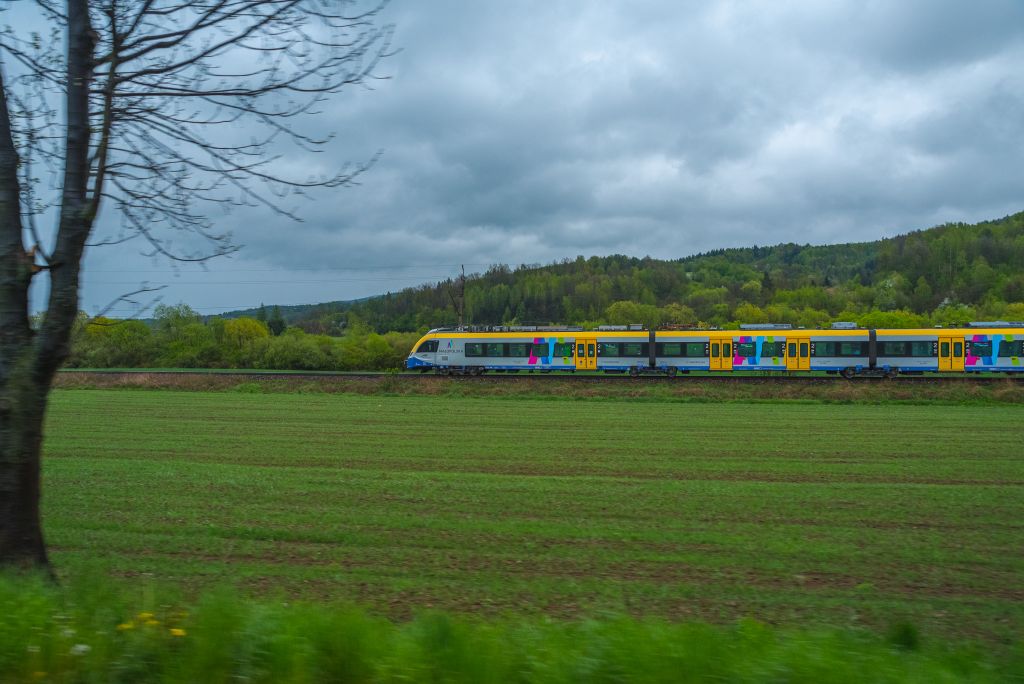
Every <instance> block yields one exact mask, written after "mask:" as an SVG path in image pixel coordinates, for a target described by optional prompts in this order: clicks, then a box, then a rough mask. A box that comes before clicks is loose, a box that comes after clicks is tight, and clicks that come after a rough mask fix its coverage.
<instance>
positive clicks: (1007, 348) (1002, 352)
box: [999, 340, 1024, 358]
mask: <svg viewBox="0 0 1024 684" xmlns="http://www.w3.org/2000/svg"><path fill="white" fill-rule="evenodd" d="M999 356H1000V358H1008V357H1011V356H1024V342H1022V341H1020V340H1014V341H1013V342H1007V341H1005V340H1004V341H1003V343H1002V344H1000V345H999Z"/></svg>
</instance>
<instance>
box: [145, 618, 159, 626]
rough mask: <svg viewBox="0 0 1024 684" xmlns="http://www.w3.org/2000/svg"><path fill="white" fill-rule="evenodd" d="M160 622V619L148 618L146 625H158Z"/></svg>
mask: <svg viewBox="0 0 1024 684" xmlns="http://www.w3.org/2000/svg"><path fill="white" fill-rule="evenodd" d="M159 624H160V621H159V620H152V619H151V620H146V626H147V627H156V626H157V625H159Z"/></svg>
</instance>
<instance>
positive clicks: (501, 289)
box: [289, 213, 1024, 334]
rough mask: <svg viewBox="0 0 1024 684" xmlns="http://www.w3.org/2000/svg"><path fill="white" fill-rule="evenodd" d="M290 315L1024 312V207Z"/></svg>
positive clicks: (867, 318) (803, 316)
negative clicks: (853, 238)
mask: <svg viewBox="0 0 1024 684" xmlns="http://www.w3.org/2000/svg"><path fill="white" fill-rule="evenodd" d="M462 293H463V288H462V287H460V284H459V283H458V282H453V281H445V282H441V283H437V284H433V285H426V286H422V287H418V288H410V289H406V290H402V291H401V292H397V293H389V294H387V295H384V296H381V297H375V298H372V299H367V300H362V301H359V302H351V303H332V304H323V305H319V306H317V307H313V308H307V309H304V310H302V311H301V312H297V314H296V315H295V316H294V317H292V318H291V320H289V323H290V324H292V325H295V326H299V327H301V328H303V329H304V330H306V331H307V332H318V333H327V334H340V333H341V332H343V331H344V330H345V328H346V326H347V325H348V322H349V320H350V318H351V320H358V321H361V322H363V323H364V324H366V325H368V326H369V327H370V328H372V329H373V330H375V331H378V332H382V331H387V330H400V331H413V330H423V329H426V328H430V327H436V326H441V325H453V324H456V323H457V322H458V318H459V316H458V312H457V310H456V307H455V306H454V305H453V299H454V300H456V301H458V300H459V299H460V298H462V299H463V301H464V303H463V305H462V306H463V309H464V320H465V321H466V322H467V323H475V324H499V323H512V324H515V323H518V324H528V323H543V324H549V323H567V324H582V325H595V324H599V323H646V324H649V325H654V324H661V323H678V324H684V325H696V326H701V325H704V326H718V327H723V326H728V325H732V324H735V323H737V322H750V323H758V322H778V323H792V324H793V325H804V326H814V325H821V324H824V323H828V322H829V321H833V320H850V321H857V322H860V323H862V324H876V323H878V324H879V325H881V324H884V325H892V326H894V327H910V326H917V325H938V324H950V323H959V322H965V321H969V320H976V319H991V318H1014V319H1017V320H1019V319H1021V318H1024V304H1022V302H1024V213H1022V214H1015V215H1013V216H1009V217H1007V218H1005V219H1001V220H998V221H991V222H986V223H981V224H977V225H967V224H950V225H945V226H940V227H938V228H932V229H930V230H924V231H918V232H914V233H910V234H908V235H902V236H899V237H896V238H891V239H886V240H881V241H877V242H867V243H858V244H846V245H831V246H810V245H796V244H785V245H776V246H774V247H752V248H745V249H728V250H719V251H715V252H709V253H705V254H699V255H696V256H693V257H688V258H685V259H680V260H676V261H663V260H658V259H650V258H645V259H637V258H633V257H626V256H621V255H616V256H609V257H591V258H589V259H584V258H583V257H578V258H576V259H574V260H566V261H563V262H562V263H558V264H552V265H550V266H543V267H541V266H520V267H518V268H515V269H513V268H510V267H508V266H494V267H492V268H491V269H489V270H488V271H487V272H486V273H483V274H478V275H475V276H472V277H470V278H468V279H467V281H466V283H465V288H464V297H462Z"/></svg>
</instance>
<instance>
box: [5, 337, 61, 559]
mask: <svg viewBox="0 0 1024 684" xmlns="http://www.w3.org/2000/svg"><path fill="white" fill-rule="evenodd" d="M7 351H8V349H5V350H4V355H5V357H6V354H7ZM22 358H23V359H25V356H24V355H23V356H22ZM29 367H30V364H28V363H25V362H24V361H21V362H19V363H18V364H17V368H16V369H15V370H14V372H13V373H11V374H10V375H9V376H8V377H7V381H6V383H4V384H5V386H4V387H3V389H2V390H0V564H2V565H7V566H14V567H22V568H30V567H42V568H46V567H48V566H49V560H48V558H47V556H46V546H45V544H44V543H43V532H42V526H41V524H40V516H39V501H40V489H41V487H40V448H41V446H42V441H43V419H44V417H45V413H46V396H47V393H48V392H49V387H41V386H39V385H38V384H37V383H36V382H35V381H33V379H32V378H31V377H30V374H29V373H28V372H26V369H27V368H29Z"/></svg>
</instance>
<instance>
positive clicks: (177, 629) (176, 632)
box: [171, 627, 186, 637]
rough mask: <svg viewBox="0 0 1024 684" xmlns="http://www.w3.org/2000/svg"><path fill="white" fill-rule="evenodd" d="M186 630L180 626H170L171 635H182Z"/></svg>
mask: <svg viewBox="0 0 1024 684" xmlns="http://www.w3.org/2000/svg"><path fill="white" fill-rule="evenodd" d="M185 634H186V632H185V630H183V629H182V628H181V627H171V636H176V637H183V636H185Z"/></svg>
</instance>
